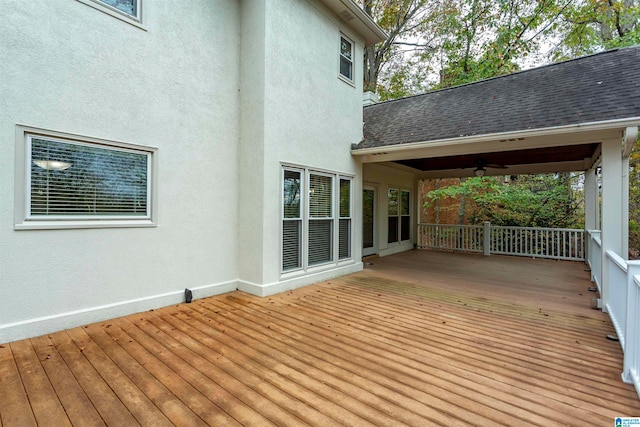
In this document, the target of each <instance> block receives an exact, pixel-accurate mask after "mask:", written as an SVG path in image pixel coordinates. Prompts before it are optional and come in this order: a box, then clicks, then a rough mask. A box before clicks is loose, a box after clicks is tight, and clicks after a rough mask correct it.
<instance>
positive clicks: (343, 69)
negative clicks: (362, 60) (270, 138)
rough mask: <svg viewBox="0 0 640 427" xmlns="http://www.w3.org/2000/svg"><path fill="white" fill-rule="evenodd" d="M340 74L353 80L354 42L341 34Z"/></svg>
mask: <svg viewBox="0 0 640 427" xmlns="http://www.w3.org/2000/svg"><path fill="white" fill-rule="evenodd" d="M340 76H341V77H343V78H345V79H347V80H348V81H350V82H353V42H352V41H351V40H349V39H348V38H346V37H345V36H340Z"/></svg>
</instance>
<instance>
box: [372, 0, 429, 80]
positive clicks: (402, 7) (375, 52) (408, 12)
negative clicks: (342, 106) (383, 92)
mask: <svg viewBox="0 0 640 427" xmlns="http://www.w3.org/2000/svg"><path fill="white" fill-rule="evenodd" d="M432 3H436V2H429V1H427V0H395V1H393V0H363V8H364V10H365V12H367V13H368V14H369V15H370V16H371V17H372V18H373V19H375V20H376V22H377V23H378V25H380V27H382V29H384V30H385V31H386V32H387V34H388V36H389V37H388V38H387V39H386V40H385V41H384V42H382V43H379V44H377V45H375V46H369V47H367V48H366V49H365V52H364V70H365V73H364V90H365V91H367V90H368V91H372V92H377V90H378V76H379V74H380V70H381V68H382V67H383V66H384V65H385V64H391V63H394V61H395V60H397V55H398V52H399V49H398V47H399V46H401V45H411V44H414V45H415V46H416V47H418V44H417V43H413V42H411V41H409V39H411V38H413V37H415V36H416V35H417V34H419V33H421V32H424V31H425V29H424V23H425V21H426V18H425V16H426V15H428V14H429V5H430V4H432ZM424 46H425V47H426V46H427V45H426V44H424Z"/></svg>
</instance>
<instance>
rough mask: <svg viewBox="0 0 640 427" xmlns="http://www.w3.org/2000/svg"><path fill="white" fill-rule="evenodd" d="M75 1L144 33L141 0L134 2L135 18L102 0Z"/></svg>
mask: <svg viewBox="0 0 640 427" xmlns="http://www.w3.org/2000/svg"><path fill="white" fill-rule="evenodd" d="M77 1H79V2H80V3H83V4H86V5H87V6H89V7H92V8H94V9H97V10H99V11H101V12H103V13H106V14H107V15H111V16H113V17H114V18H117V19H120V20H122V21H124V22H127V23H129V24H131V25H133V26H135V27H138V28H140V29H143V30H145V31H146V27H145V26H144V25H143V23H142V22H143V21H142V4H143V0H134V1H135V2H136V12H137V13H136V16H133V15H129V14H128V13H126V12H123V11H122V10H120V9H118V8H116V7H113V6H111V5H109V4H107V3H105V2H103V1H102V0H77Z"/></svg>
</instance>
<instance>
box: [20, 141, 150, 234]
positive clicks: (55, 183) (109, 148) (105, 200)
mask: <svg viewBox="0 0 640 427" xmlns="http://www.w3.org/2000/svg"><path fill="white" fill-rule="evenodd" d="M154 155H155V149H152V148H145V147H138V146H135V147H134V146H132V145H129V144H119V143H107V142H106V141H103V142H101V143H96V142H94V141H89V140H77V139H68V138H62V137H57V136H51V135H46V134H35V133H25V134H24V161H23V164H24V170H23V172H24V175H23V176H24V192H23V190H21V189H17V190H16V191H18V192H20V194H21V196H22V197H20V198H19V199H17V200H19V201H21V202H22V203H21V204H22V206H21V209H20V214H19V218H18V221H17V223H16V228H85V227H109V226H148V225H153V218H152V207H153V206H152V205H153V203H152V176H153V175H152V169H153V163H154Z"/></svg>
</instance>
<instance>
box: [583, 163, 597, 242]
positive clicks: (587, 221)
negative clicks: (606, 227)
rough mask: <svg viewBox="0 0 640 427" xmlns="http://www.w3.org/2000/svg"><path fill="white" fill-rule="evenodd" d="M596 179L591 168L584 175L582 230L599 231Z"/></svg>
mask: <svg viewBox="0 0 640 427" xmlns="http://www.w3.org/2000/svg"><path fill="white" fill-rule="evenodd" d="M597 210H598V179H597V177H596V168H595V167H593V168H591V169H589V170H587V171H585V173H584V228H585V229H586V230H599V229H600V224H598V221H597V219H598V215H597Z"/></svg>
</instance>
